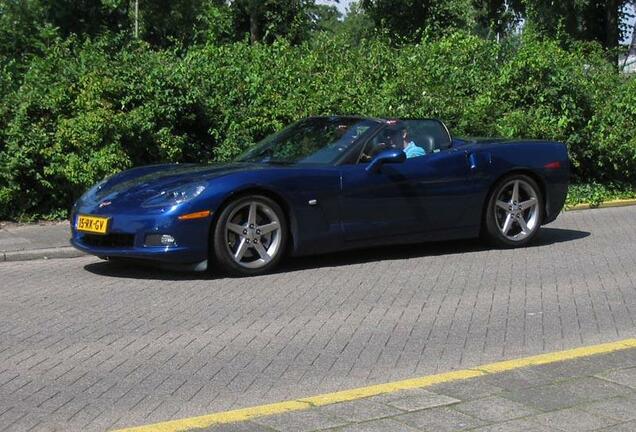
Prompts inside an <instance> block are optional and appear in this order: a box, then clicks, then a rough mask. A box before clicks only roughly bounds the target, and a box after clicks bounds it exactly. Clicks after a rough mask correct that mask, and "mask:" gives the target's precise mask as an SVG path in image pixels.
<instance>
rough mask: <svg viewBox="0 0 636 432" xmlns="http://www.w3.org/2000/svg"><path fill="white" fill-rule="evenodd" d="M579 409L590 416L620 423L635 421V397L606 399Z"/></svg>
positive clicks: (581, 406)
mask: <svg viewBox="0 0 636 432" xmlns="http://www.w3.org/2000/svg"><path fill="white" fill-rule="evenodd" d="M579 408H580V409H582V410H585V411H588V412H590V413H592V414H596V415H602V416H605V417H610V418H613V419H616V420H620V421H629V420H636V396H631V397H626V398H624V397H617V398H612V399H606V400H602V401H599V402H594V403H591V404H587V405H580V406H579Z"/></svg>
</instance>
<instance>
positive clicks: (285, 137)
mask: <svg viewBox="0 0 636 432" xmlns="http://www.w3.org/2000/svg"><path fill="white" fill-rule="evenodd" d="M377 125H378V123H377V122H375V121H372V120H364V119H357V118H341V117H319V118H309V119H305V120H301V121H299V122H297V123H294V124H292V125H291V126H288V127H287V128H285V129H283V130H282V131H281V132H278V133H276V134H273V135H270V136H268V137H267V138H265V139H264V140H262V141H261V142H259V143H258V144H256V146H255V147H254V148H253V149H251V150H249V151H248V152H246V153H244V154H243V155H241V156H239V157H238V158H237V159H236V161H237V162H256V163H272V164H276V163H280V164H301V163H307V164H332V163H335V162H336V161H338V159H340V157H341V156H342V155H344V154H345V152H346V151H347V150H349V149H350V148H351V147H352V146H353V145H355V143H356V142H357V141H358V139H359V138H360V137H361V136H362V135H364V134H365V133H367V132H368V131H370V130H371V129H372V128H373V127H375V126H377Z"/></svg>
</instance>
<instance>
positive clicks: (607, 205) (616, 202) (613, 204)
mask: <svg viewBox="0 0 636 432" xmlns="http://www.w3.org/2000/svg"><path fill="white" fill-rule="evenodd" d="M633 205H636V199H620V200H614V201H605V202H602V203H600V204H598V205H595V204H577V205H574V206H572V207H566V208H565V211H573V210H590V209H597V208H610V207H628V206H633Z"/></svg>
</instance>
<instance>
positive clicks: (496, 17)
mask: <svg viewBox="0 0 636 432" xmlns="http://www.w3.org/2000/svg"><path fill="white" fill-rule="evenodd" d="M520 6H521V0H473V7H474V8H475V15H476V16H475V21H476V25H477V29H476V30H477V33H478V34H481V35H482V36H486V37H489V36H492V35H499V36H503V35H507V34H510V33H511V32H512V31H514V29H515V28H516V26H517V25H518V24H519V21H520V20H521V14H520V13H519V12H520V9H521V7H520Z"/></svg>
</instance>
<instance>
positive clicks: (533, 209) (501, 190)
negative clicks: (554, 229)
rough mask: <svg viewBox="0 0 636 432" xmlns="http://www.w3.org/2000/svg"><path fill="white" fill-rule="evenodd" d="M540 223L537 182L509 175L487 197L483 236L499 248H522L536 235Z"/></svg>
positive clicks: (541, 213) (521, 176)
mask: <svg viewBox="0 0 636 432" xmlns="http://www.w3.org/2000/svg"><path fill="white" fill-rule="evenodd" d="M542 219H543V196H542V194H541V189H540V188H539V186H538V185H537V182H535V181H534V180H533V179H532V178H530V177H528V176H526V175H522V174H519V175H511V176H508V177H505V178H504V179H502V180H501V181H499V182H498V183H497V184H496V185H495V187H494V188H493V190H492V193H491V194H490V197H489V200H488V207H487V208H486V220H485V234H486V235H487V238H488V240H490V242H491V243H493V244H494V245H495V246H498V247H506V248H514V247H521V246H525V245H526V244H528V243H529V242H530V241H532V239H533V238H534V237H535V236H536V235H537V232H538V231H539V228H540V226H541V221H542Z"/></svg>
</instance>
